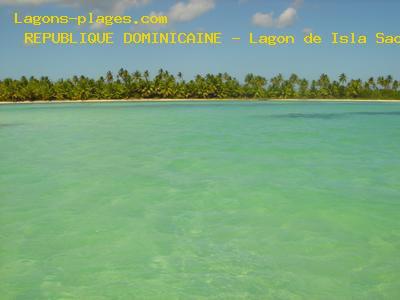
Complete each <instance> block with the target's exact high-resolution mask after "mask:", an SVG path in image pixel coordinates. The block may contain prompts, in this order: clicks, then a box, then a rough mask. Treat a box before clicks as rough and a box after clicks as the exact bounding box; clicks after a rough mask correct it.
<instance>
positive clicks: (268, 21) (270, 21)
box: [252, 12, 275, 27]
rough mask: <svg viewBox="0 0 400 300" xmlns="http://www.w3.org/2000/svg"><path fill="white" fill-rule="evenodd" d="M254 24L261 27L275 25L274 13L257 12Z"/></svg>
mask: <svg viewBox="0 0 400 300" xmlns="http://www.w3.org/2000/svg"><path fill="white" fill-rule="evenodd" d="M252 21H253V24H254V25H256V26H260V27H273V26H274V23H275V21H274V17H273V14H272V13H267V14H263V13H260V12H258V13H256V14H255V15H254V16H253V20H252Z"/></svg>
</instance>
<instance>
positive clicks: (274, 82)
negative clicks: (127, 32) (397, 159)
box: [0, 69, 400, 102]
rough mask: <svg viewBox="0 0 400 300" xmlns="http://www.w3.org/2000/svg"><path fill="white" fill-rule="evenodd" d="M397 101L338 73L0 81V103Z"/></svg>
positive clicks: (382, 80)
mask: <svg viewBox="0 0 400 300" xmlns="http://www.w3.org/2000/svg"><path fill="white" fill-rule="evenodd" d="M139 98H149V99H150V98H172V99H225V98H235V99H269V98H274V99H290V98H299V99H400V90H399V81H397V80H394V79H393V77H392V76H387V77H378V78H376V79H375V78H372V77H371V78H370V79H369V80H367V81H363V80H361V79H351V80H350V79H348V78H347V76H346V75H345V74H341V75H340V76H339V78H338V79H336V80H331V79H330V78H329V77H328V75H326V74H322V75H321V76H320V78H319V79H318V80H312V81H308V80H307V79H304V78H300V77H299V76H297V75H296V74H293V75H291V76H290V77H289V78H288V79H285V78H284V77H283V76H282V75H278V76H275V77H273V78H271V79H269V80H267V79H266V78H264V77H261V76H257V75H253V74H248V75H247V76H246V78H245V81H244V83H240V82H239V81H238V80H237V79H235V78H233V77H232V76H230V75H229V74H226V73H224V74H218V75H211V74H207V75H205V76H201V75H197V76H196V77H195V79H193V80H190V81H185V80H184V79H183V76H182V74H181V73H178V74H177V75H176V76H174V75H172V74H170V73H169V72H167V71H164V70H160V71H159V72H158V74H157V75H156V76H155V77H154V78H150V74H149V72H148V71H145V72H143V73H142V72H139V71H136V72H134V73H132V74H130V73H129V72H128V71H127V70H124V69H121V70H119V72H118V74H117V75H115V76H114V75H113V74H112V73H111V72H108V73H107V75H106V76H105V77H100V78H99V79H97V80H94V79H91V78H88V77H85V76H80V77H78V76H74V77H73V78H72V79H60V80H58V81H51V80H50V79H49V78H48V77H41V78H40V79H36V78H34V77H31V78H29V79H28V78H26V77H22V78H21V79H19V80H13V79H9V78H7V79H4V80H2V81H0V101H16V102H17V101H27V100H30V101H37V100H88V99H139Z"/></svg>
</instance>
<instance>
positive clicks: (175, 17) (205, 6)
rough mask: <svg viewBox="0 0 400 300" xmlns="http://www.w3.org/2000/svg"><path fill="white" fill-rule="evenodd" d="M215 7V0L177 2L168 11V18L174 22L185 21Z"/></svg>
mask: <svg viewBox="0 0 400 300" xmlns="http://www.w3.org/2000/svg"><path fill="white" fill-rule="evenodd" d="M214 7H215V0H189V1H188V2H187V3H184V2H178V3H176V4H175V5H173V6H172V7H171V8H170V10H169V13H168V16H169V19H170V20H171V21H175V22H187V21H191V20H193V19H196V18H197V17H199V16H201V15H202V14H204V13H206V12H208V11H209V10H212V9H213V8H214Z"/></svg>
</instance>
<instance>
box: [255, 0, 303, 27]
mask: <svg viewBox="0 0 400 300" xmlns="http://www.w3.org/2000/svg"><path fill="white" fill-rule="evenodd" d="M302 4H303V0H294V2H293V3H292V5H291V6H290V7H288V8H287V9H285V10H284V11H283V12H282V13H281V14H280V15H279V16H278V17H277V18H274V14H273V13H272V12H270V13H261V12H258V13H256V14H254V15H253V17H252V23H253V24H254V25H256V26H259V27H276V28H285V27H289V26H291V25H293V24H294V22H295V21H296V18H297V10H298V9H299V8H300V6H301V5H302Z"/></svg>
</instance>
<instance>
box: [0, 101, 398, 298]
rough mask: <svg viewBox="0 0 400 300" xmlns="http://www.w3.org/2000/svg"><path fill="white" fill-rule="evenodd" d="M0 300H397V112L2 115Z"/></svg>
mask: <svg viewBox="0 0 400 300" xmlns="http://www.w3.org/2000/svg"><path fill="white" fill-rule="evenodd" d="M0 295H1V297H0V298H1V299H399V298H400V104H368V103H363V104H361V103H343V104H342V103H324V104H321V103H292V104H290V103H286V104H285V103H242V102H228V103H223V104H221V103H186V104H185V103H164V104H158V103H147V104H143V103H142V104H140V103H131V104H130V103H124V104H74V105H70V104H58V105H19V106H1V107H0Z"/></svg>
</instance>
